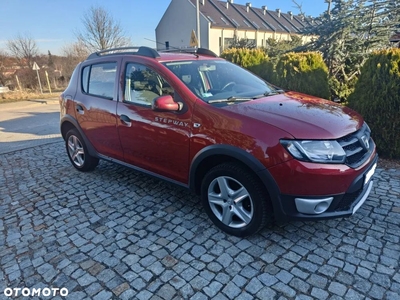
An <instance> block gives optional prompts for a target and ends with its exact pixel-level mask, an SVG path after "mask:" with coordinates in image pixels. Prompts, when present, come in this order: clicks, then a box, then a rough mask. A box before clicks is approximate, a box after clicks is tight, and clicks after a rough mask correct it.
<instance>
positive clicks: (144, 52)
mask: <svg viewBox="0 0 400 300" xmlns="http://www.w3.org/2000/svg"><path fill="white" fill-rule="evenodd" d="M132 50H133V51H132ZM119 53H128V54H132V55H141V56H147V57H152V58H156V57H159V56H160V54H158V52H157V51H156V50H154V49H153V48H150V47H145V46H140V47H119V48H111V49H106V50H101V51H97V52H94V53H92V54H90V55H89V57H88V58H87V59H92V58H97V57H100V56H103V55H113V54H119Z"/></svg>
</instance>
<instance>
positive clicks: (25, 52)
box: [7, 33, 39, 67]
mask: <svg viewBox="0 0 400 300" xmlns="http://www.w3.org/2000/svg"><path fill="white" fill-rule="evenodd" d="M7 48H8V50H9V51H10V53H11V55H12V56H14V57H15V58H17V59H18V60H19V62H20V64H21V65H26V66H28V67H32V65H33V58H34V57H35V56H37V55H38V53H39V50H38V47H37V45H36V42H35V40H34V39H33V38H32V37H31V36H30V35H29V34H28V33H25V34H18V35H17V36H16V37H15V38H14V39H11V40H8V41H7Z"/></svg>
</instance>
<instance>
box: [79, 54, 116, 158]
mask: <svg viewBox="0 0 400 300" xmlns="http://www.w3.org/2000/svg"><path fill="white" fill-rule="evenodd" d="M120 61H121V58H118V57H116V58H113V59H112V60H109V61H104V60H101V61H100V60H88V61H86V62H85V64H84V65H83V67H82V69H81V74H80V85H81V93H80V95H79V97H76V100H75V102H74V105H75V110H76V116H77V120H78V122H79V124H80V126H81V128H82V130H83V132H84V134H85V135H86V137H87V138H88V139H89V141H90V142H91V144H92V145H93V146H94V148H95V149H96V151H97V152H98V153H100V154H102V155H105V156H107V157H112V158H116V159H119V160H123V153H122V148H121V144H120V141H119V137H118V131H117V116H116V109H117V100H118V98H117V94H118V84H117V82H118V74H119V65H120Z"/></svg>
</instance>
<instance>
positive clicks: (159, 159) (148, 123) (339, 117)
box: [60, 47, 378, 236]
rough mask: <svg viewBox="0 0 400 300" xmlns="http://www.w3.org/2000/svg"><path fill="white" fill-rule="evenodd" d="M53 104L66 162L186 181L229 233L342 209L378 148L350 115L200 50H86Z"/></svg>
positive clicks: (342, 213)
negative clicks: (110, 166) (56, 104)
mask: <svg viewBox="0 0 400 300" xmlns="http://www.w3.org/2000/svg"><path fill="white" fill-rule="evenodd" d="M180 51H183V50H180ZM60 107H61V123H60V126H61V127H60V128H61V133H62V136H63V138H64V140H65V145H66V152H67V154H68V157H69V159H70V161H71V163H72V165H73V166H74V167H75V168H76V169H78V170H80V171H90V170H93V169H94V168H95V167H96V166H97V164H98V162H99V159H104V160H108V161H111V162H115V163H119V164H121V165H124V166H128V167H131V168H133V169H136V170H139V171H142V172H145V173H147V174H150V175H153V176H156V177H158V178H162V179H165V180H168V181H170V182H173V183H175V184H179V185H181V186H184V187H187V188H189V189H191V190H193V191H194V192H196V193H198V194H200V195H201V199H202V203H203V205H204V209H205V211H206V212H207V214H208V216H209V217H210V219H211V220H212V221H213V222H214V224H215V225H216V226H218V227H219V228H220V229H222V230H223V231H225V232H227V233H229V234H232V235H236V236H247V235H250V234H253V233H255V232H257V231H258V230H260V229H261V228H263V226H264V225H265V224H266V223H267V222H269V221H270V220H272V218H273V217H274V218H275V219H277V220H279V221H281V220H318V219H328V218H337V217H348V216H351V215H352V214H354V213H355V212H356V211H357V210H358V209H359V208H360V206H361V205H362V204H363V203H364V202H365V201H366V199H367V197H368V195H369V193H370V191H371V188H372V184H373V181H372V176H373V174H374V171H375V168H376V163H377V159H378V157H377V153H376V148H375V144H374V142H373V140H372V138H371V131H370V129H369V127H368V125H367V124H366V123H365V122H364V120H363V118H362V117H361V116H360V115H359V114H357V113H356V112H354V111H352V110H350V109H349V108H346V107H344V106H341V105H340V104H336V103H334V102H332V101H327V100H322V99H319V98H315V97H312V96H308V95H304V94H300V93H296V92H290V91H282V90H280V89H277V88H275V87H273V86H272V85H270V84H268V83H267V82H265V81H263V80H261V79H260V78H258V77H256V76H255V75H253V74H251V73H250V72H248V71H246V70H244V69H242V68H240V67H239V66H237V65H234V64H232V63H230V62H227V61H225V60H223V59H221V58H219V57H217V56H216V55H215V54H214V53H212V52H211V51H209V50H207V49H201V48H199V49H195V50H194V51H192V53H182V52H180V53H173V52H157V51H155V50H153V49H151V48H147V47H130V48H119V49H110V50H105V51H100V52H96V53H93V54H91V55H90V56H89V57H88V58H87V59H86V60H85V61H84V62H82V63H80V64H79V65H78V66H77V67H76V69H75V71H74V73H73V75H72V78H71V81H70V84H69V86H68V87H67V89H66V90H65V91H64V92H63V93H62V94H61V96H60Z"/></svg>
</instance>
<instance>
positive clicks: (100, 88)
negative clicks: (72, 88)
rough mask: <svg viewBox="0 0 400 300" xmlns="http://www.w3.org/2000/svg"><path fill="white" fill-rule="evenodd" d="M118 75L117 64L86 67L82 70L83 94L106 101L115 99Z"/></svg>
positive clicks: (109, 63) (110, 63)
mask: <svg viewBox="0 0 400 300" xmlns="http://www.w3.org/2000/svg"><path fill="white" fill-rule="evenodd" d="M116 73H117V63H116V62H108V63H102V64H95V65H90V66H86V67H85V68H83V70H82V90H83V92H84V93H86V94H90V95H94V96H100V97H103V98H106V99H113V98H114V88H115V80H116Z"/></svg>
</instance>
